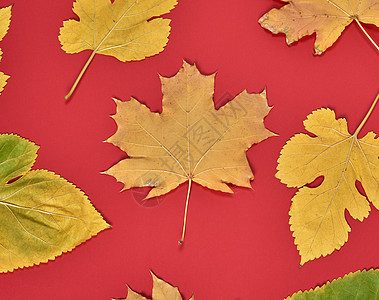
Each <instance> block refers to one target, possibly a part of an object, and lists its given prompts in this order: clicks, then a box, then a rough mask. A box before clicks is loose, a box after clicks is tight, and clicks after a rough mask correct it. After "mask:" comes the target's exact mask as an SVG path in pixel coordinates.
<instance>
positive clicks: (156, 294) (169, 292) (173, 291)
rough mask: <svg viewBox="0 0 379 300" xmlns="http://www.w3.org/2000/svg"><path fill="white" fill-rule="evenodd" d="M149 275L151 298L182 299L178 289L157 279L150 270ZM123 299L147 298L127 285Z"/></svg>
mask: <svg viewBox="0 0 379 300" xmlns="http://www.w3.org/2000/svg"><path fill="white" fill-rule="evenodd" d="M151 276H152V277H153V295H152V300H183V298H182V296H181V295H180V292H179V289H178V288H177V287H174V286H172V285H170V284H169V283H167V282H165V281H164V280H162V279H159V278H158V277H157V276H155V275H154V274H153V273H152V272H151ZM124 300H148V299H147V298H145V297H143V296H142V295H140V294H138V293H136V292H134V291H133V290H132V289H131V288H129V286H128V294H127V296H126V298H125V299H124ZM189 300H195V298H194V296H192V297H191V298H190V299H189Z"/></svg>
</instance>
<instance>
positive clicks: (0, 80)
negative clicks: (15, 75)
mask: <svg viewBox="0 0 379 300" xmlns="http://www.w3.org/2000/svg"><path fill="white" fill-rule="evenodd" d="M9 77H10V76H8V75H5V74H4V73H3V72H0V94H1V92H2V91H3V90H4V87H5V86H6V84H7V80H8V78H9Z"/></svg>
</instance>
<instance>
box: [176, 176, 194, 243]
mask: <svg viewBox="0 0 379 300" xmlns="http://www.w3.org/2000/svg"><path fill="white" fill-rule="evenodd" d="M191 183H192V179H189V180H188V191H187V200H186V208H185V211H184V221H183V232H182V238H181V239H180V241H179V242H178V243H179V245H182V244H183V242H184V235H185V233H186V224H187V212H188V200H189V197H190V193H191Z"/></svg>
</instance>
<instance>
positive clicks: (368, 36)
mask: <svg viewBox="0 0 379 300" xmlns="http://www.w3.org/2000/svg"><path fill="white" fill-rule="evenodd" d="M354 20H355V22H357V24H358V25H359V28H361V29H362V31H363V33H364V34H365V35H366V36H367V38H368V39H369V40H370V42H371V43H372V44H373V45H374V46H375V48H376V50H378V51H379V46H378V44H377V43H375V42H374V40H373V39H372V37H371V36H370V35H369V34H368V32H367V31H366V30H365V29H364V28H363V26H362V24H361V22H359V20H358V18H354Z"/></svg>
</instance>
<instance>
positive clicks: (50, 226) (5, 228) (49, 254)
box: [0, 134, 109, 273]
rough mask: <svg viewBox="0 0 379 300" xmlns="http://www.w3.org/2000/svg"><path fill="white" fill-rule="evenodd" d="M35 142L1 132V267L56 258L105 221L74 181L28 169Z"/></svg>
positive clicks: (13, 267)
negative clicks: (72, 182)
mask: <svg viewBox="0 0 379 300" xmlns="http://www.w3.org/2000/svg"><path fill="white" fill-rule="evenodd" d="M38 148H39V147H38V146H36V145H35V144H34V143H32V142H30V141H28V140H25V139H22V138H20V137H18V136H16V135H8V134H2V135H0V272H2V273H4V272H9V271H13V270H14V269H17V268H23V267H30V266H32V265H35V264H37V265H38V264H40V263H42V262H44V263H45V262H47V261H48V260H52V259H55V257H56V256H58V255H61V254H62V253H63V252H67V251H71V250H72V249H73V248H75V246H77V245H79V244H81V243H82V242H84V241H86V240H88V239H89V238H91V237H92V236H94V235H96V234H97V233H98V232H100V231H101V230H103V229H105V228H108V227H109V225H108V224H107V223H106V222H105V221H104V220H103V218H102V217H101V215H100V214H99V213H98V212H97V211H96V210H95V208H94V207H93V206H92V205H91V202H90V201H89V200H88V198H87V197H86V196H85V195H84V193H83V192H82V191H81V190H79V189H78V188H76V187H75V186H74V185H73V184H71V183H69V182H67V181H66V180H65V179H63V178H61V177H59V176H58V175H56V174H54V173H53V172H49V171H46V170H34V171H30V168H31V167H32V166H33V164H34V161H35V159H36V157H37V150H38ZM15 179H17V180H15Z"/></svg>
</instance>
